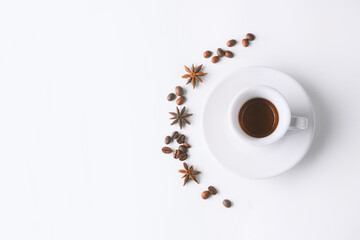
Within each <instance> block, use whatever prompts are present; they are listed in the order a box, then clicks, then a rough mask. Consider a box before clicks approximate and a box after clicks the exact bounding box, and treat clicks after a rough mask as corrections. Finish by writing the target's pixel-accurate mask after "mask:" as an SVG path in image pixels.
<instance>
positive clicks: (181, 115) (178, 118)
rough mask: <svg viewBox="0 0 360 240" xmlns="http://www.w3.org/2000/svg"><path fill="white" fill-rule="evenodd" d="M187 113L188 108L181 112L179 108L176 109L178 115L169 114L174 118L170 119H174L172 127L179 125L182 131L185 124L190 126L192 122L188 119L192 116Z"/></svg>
mask: <svg viewBox="0 0 360 240" xmlns="http://www.w3.org/2000/svg"><path fill="white" fill-rule="evenodd" d="M185 111H186V107H183V108H182V109H181V111H180V110H179V108H178V107H176V113H174V112H169V113H170V114H171V115H172V116H173V117H171V118H170V119H174V121H173V122H172V123H171V125H174V124H175V123H179V127H180V129H182V127H183V125H185V124H189V125H190V122H189V121H188V120H187V119H186V118H187V117H190V116H191V115H192V114H190V113H185Z"/></svg>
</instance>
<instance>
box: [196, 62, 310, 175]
mask: <svg viewBox="0 0 360 240" xmlns="http://www.w3.org/2000/svg"><path fill="white" fill-rule="evenodd" d="M258 85H267V86H271V87H273V88H275V89H277V90H278V91H279V92H280V93H281V94H282V95H283V96H284V98H285V99H286V101H287V103H288V105H289V107H290V109H291V112H292V114H294V115H298V116H303V117H306V118H307V119H308V128H307V129H304V130H301V131H288V132H287V133H286V134H285V136H284V137H282V138H281V139H280V140H279V141H277V142H275V143H273V144H270V145H267V146H262V147H258V146H252V145H249V144H247V143H246V142H245V141H243V140H241V139H240V138H238V137H237V136H236V135H235V134H233V130H232V128H231V125H230V124H229V121H228V119H227V117H228V112H227V111H228V109H229V106H230V105H231V103H232V101H233V99H234V98H235V97H236V96H237V95H238V94H239V92H241V91H242V90H244V89H246V88H249V87H253V86H258ZM203 132H204V136H205V139H206V142H207V144H208V147H209V149H210V150H211V152H212V153H213V155H214V156H215V158H216V159H217V160H218V161H219V162H221V163H222V164H223V165H224V166H225V167H226V168H228V169H229V170H230V171H232V172H234V173H236V174H238V175H241V176H243V177H247V178H256V179H261V178H269V177H273V176H277V175H279V174H281V173H284V172H286V171H287V170H289V169H290V168H292V167H293V166H295V165H296V164H297V163H298V162H299V161H300V160H301V159H302V158H303V156H304V155H305V154H306V152H307V151H308V150H309V148H310V145H311V142H312V139H313V136H314V132H315V117H314V110H313V106H312V103H311V101H310V99H309V97H308V95H307V93H306V92H305V91H304V89H303V88H302V87H301V86H300V85H299V84H298V83H297V82H296V81H295V80H294V79H293V78H291V77H290V76H288V75H286V74H285V73H283V72H281V71H278V70H275V69H272V68H266V67H249V68H244V69H240V70H238V71H236V72H234V73H233V74H231V75H229V76H227V77H226V78H225V79H224V80H223V81H222V82H221V83H220V84H219V85H218V86H216V87H215V88H214V90H213V92H212V93H211V94H210V96H209V98H208V99H207V103H206V106H205V109H204V114H203Z"/></svg>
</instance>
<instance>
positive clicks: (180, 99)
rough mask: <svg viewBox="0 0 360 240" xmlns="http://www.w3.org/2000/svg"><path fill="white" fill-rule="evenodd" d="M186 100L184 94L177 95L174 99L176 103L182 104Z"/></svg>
mask: <svg viewBox="0 0 360 240" xmlns="http://www.w3.org/2000/svg"><path fill="white" fill-rule="evenodd" d="M185 101H186V98H185V97H184V96H181V97H179V99H178V100H176V104H177V105H182V104H183V103H184V102H185Z"/></svg>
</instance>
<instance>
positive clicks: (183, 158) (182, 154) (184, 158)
mask: <svg viewBox="0 0 360 240" xmlns="http://www.w3.org/2000/svg"><path fill="white" fill-rule="evenodd" d="M187 158H188V155H187V153H181V154H180V157H179V160H180V161H185V160H186V159H187Z"/></svg>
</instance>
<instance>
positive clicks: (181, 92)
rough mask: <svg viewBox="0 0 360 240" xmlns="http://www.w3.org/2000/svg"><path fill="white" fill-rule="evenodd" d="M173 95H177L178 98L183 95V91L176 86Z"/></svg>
mask: <svg viewBox="0 0 360 240" xmlns="http://www.w3.org/2000/svg"><path fill="white" fill-rule="evenodd" d="M175 93H176V95H178V96H182V95H184V89H183V88H182V87H180V86H177V87H176V88H175Z"/></svg>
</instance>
